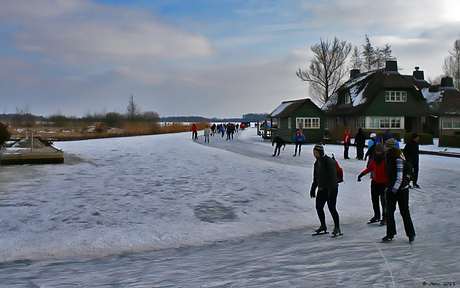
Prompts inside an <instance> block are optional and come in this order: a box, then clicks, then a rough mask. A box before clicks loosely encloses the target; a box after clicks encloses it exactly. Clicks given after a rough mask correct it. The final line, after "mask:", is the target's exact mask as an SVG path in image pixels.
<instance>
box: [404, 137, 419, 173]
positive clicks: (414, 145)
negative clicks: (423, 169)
mask: <svg viewBox="0 0 460 288" xmlns="http://www.w3.org/2000/svg"><path fill="white" fill-rule="evenodd" d="M403 151H404V152H403V153H404V157H405V158H406V160H407V161H409V162H410V164H412V166H417V167H418V162H419V161H418V156H419V145H418V142H416V141H415V140H413V139H412V140H410V141H409V143H407V145H406V146H404V150H403Z"/></svg>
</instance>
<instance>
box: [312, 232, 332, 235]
mask: <svg viewBox="0 0 460 288" xmlns="http://www.w3.org/2000/svg"><path fill="white" fill-rule="evenodd" d="M324 234H329V232H327V231H323V232H316V233H313V234H311V236H318V235H324Z"/></svg>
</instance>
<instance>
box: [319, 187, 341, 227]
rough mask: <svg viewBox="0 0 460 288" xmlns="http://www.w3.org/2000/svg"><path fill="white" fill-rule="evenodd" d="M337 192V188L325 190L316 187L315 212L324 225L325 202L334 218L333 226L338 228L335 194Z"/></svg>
mask: <svg viewBox="0 0 460 288" xmlns="http://www.w3.org/2000/svg"><path fill="white" fill-rule="evenodd" d="M338 193H339V188H338V187H336V188H331V189H327V190H320V189H318V193H317V194H316V212H317V213H318V218H319V221H320V223H321V225H324V226H326V215H325V214H324V204H326V202H327V207H328V208H329V212H330V213H331V216H332V219H333V220H334V227H338V228H340V223H339V213H338V212H337V209H336V207H335V206H336V204H337V195H338Z"/></svg>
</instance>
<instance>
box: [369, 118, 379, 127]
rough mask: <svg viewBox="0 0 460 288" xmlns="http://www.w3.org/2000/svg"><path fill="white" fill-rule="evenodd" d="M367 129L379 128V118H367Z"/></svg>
mask: <svg viewBox="0 0 460 288" xmlns="http://www.w3.org/2000/svg"><path fill="white" fill-rule="evenodd" d="M369 128H380V118H379V117H369Z"/></svg>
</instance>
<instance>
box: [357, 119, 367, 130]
mask: <svg viewBox="0 0 460 288" xmlns="http://www.w3.org/2000/svg"><path fill="white" fill-rule="evenodd" d="M356 128H366V117H357V118H356Z"/></svg>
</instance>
